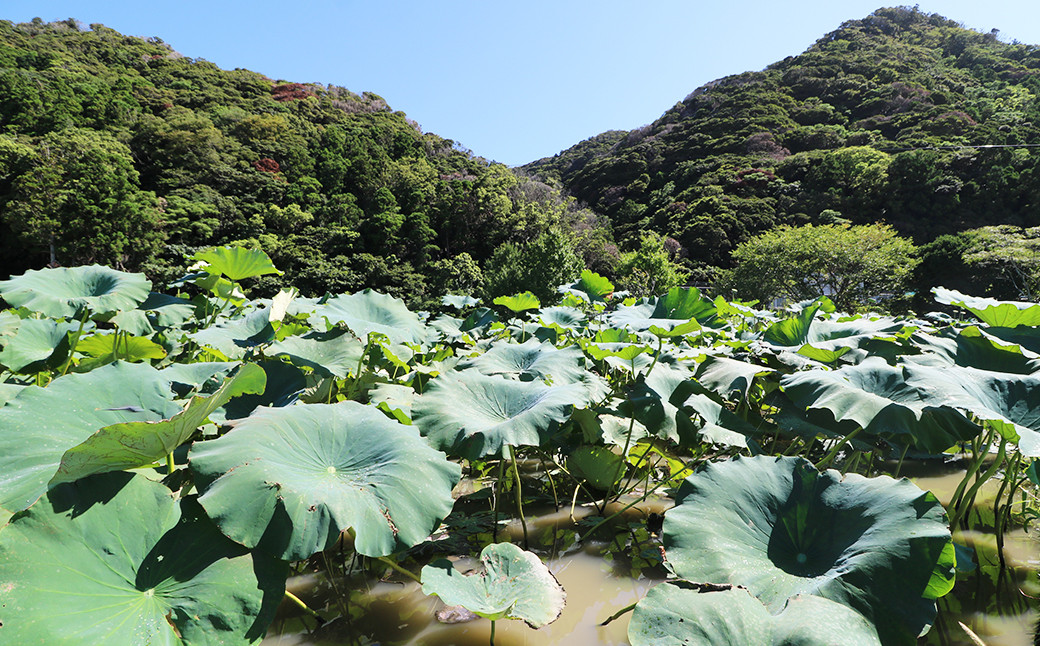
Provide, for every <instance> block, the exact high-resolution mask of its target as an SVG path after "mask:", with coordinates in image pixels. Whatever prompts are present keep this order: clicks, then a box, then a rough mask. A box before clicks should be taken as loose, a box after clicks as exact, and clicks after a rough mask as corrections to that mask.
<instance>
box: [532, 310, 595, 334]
mask: <svg viewBox="0 0 1040 646" xmlns="http://www.w3.org/2000/svg"><path fill="white" fill-rule="evenodd" d="M538 320H539V321H541V323H542V325H548V326H553V325H555V326H558V327H559V328H560V329H561V330H577V329H580V328H581V327H582V326H584V325H585V324H586V319H585V314H584V312H582V311H581V310H579V309H576V308H573V307H562V306H561V307H546V308H544V309H542V310H540V311H539V312H538Z"/></svg>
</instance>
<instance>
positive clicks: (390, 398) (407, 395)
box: [368, 384, 415, 424]
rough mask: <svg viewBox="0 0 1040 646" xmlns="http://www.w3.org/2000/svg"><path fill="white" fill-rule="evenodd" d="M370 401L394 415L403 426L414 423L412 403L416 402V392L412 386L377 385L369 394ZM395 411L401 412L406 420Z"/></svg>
mask: <svg viewBox="0 0 1040 646" xmlns="http://www.w3.org/2000/svg"><path fill="white" fill-rule="evenodd" d="M368 401H369V402H370V403H373V404H376V405H377V406H378V407H379V409H380V410H382V411H384V412H388V413H390V414H391V415H394V417H395V419H397V421H399V422H401V423H402V424H411V423H412V402H414V401H415V391H414V390H412V387H411V386H401V385H399V384H376V385H375V386H374V387H373V388H372V390H370V391H369V392H368ZM394 411H400V412H401V414H402V415H404V418H405V419H401V417H400V416H399V415H397V414H396V413H395V412H394ZM405 420H407V421H405Z"/></svg>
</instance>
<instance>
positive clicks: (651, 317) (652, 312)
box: [607, 287, 716, 331]
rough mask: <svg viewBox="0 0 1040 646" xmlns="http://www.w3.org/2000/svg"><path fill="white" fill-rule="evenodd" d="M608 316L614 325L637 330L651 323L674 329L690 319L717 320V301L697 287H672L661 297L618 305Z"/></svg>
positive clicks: (709, 322) (702, 322) (661, 327)
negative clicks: (714, 301) (634, 303)
mask: <svg viewBox="0 0 1040 646" xmlns="http://www.w3.org/2000/svg"><path fill="white" fill-rule="evenodd" d="M607 318H608V320H609V322H610V324H611V325H615V326H619V327H629V328H631V329H633V330H637V331H642V330H648V329H650V327H651V326H656V327H658V328H660V329H662V330H671V329H673V328H675V327H677V326H679V325H683V324H685V323H687V322H688V321H691V320H695V321H697V322H698V323H700V324H711V323H712V322H714V321H715V318H716V310H715V305H714V303H712V302H711V301H710V300H708V299H706V298H704V297H702V296H701V294H700V291H699V290H698V289H697V288H696V287H691V288H688V289H687V288H683V287H673V288H672V289H670V290H669V291H668V293H667V294H666V295H664V296H662V297H660V298H658V299H655V300H650V301H644V302H642V303H637V304H636V305H628V306H622V307H619V308H618V309H617V311H615V312H614V313H612V314H610V315H609V316H608V317H607Z"/></svg>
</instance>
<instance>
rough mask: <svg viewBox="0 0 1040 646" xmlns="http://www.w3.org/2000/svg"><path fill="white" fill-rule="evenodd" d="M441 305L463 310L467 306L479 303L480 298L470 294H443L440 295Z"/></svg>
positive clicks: (474, 305)
mask: <svg viewBox="0 0 1040 646" xmlns="http://www.w3.org/2000/svg"><path fill="white" fill-rule="evenodd" d="M441 305H444V306H445V307H453V308H455V309H457V310H464V309H466V308H467V307H476V306H477V305H480V299H479V298H474V297H472V296H461V295H459V294H445V295H444V296H441Z"/></svg>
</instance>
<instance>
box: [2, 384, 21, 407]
mask: <svg viewBox="0 0 1040 646" xmlns="http://www.w3.org/2000/svg"><path fill="white" fill-rule="evenodd" d="M26 388H28V386H26V385H24V384H8V383H0V407H2V406H3V405H4V404H6V403H7V402H9V401H11V400H12V399H14V398H15V397H17V396H18V394H19V393H20V392H22V391H23V390H25V389H26Z"/></svg>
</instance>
